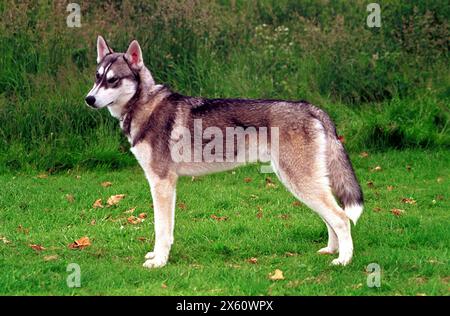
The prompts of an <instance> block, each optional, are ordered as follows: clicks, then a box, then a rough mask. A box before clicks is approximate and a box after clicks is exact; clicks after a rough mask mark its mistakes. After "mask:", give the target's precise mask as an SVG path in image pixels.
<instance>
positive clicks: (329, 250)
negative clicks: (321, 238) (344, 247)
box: [317, 220, 339, 255]
mask: <svg viewBox="0 0 450 316" xmlns="http://www.w3.org/2000/svg"><path fill="white" fill-rule="evenodd" d="M324 222H325V224H326V225H327V231H328V244H327V246H326V247H324V248H321V249H319V250H318V251H317V252H318V253H320V254H321V255H331V254H334V253H336V252H338V250H339V243H338V237H337V235H336V233H335V232H334V230H333V228H332V227H331V226H330V225H329V224H328V223H327V222H326V221H325V220H324Z"/></svg>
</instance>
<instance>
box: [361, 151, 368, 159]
mask: <svg viewBox="0 0 450 316" xmlns="http://www.w3.org/2000/svg"><path fill="white" fill-rule="evenodd" d="M359 157H361V158H367V157H369V153H368V152H367V151H363V152H362V153H360V154H359Z"/></svg>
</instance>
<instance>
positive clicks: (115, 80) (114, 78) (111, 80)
mask: <svg viewBox="0 0 450 316" xmlns="http://www.w3.org/2000/svg"><path fill="white" fill-rule="evenodd" d="M117 80H119V78H117V77H111V78H109V79H108V83H115V82H117Z"/></svg>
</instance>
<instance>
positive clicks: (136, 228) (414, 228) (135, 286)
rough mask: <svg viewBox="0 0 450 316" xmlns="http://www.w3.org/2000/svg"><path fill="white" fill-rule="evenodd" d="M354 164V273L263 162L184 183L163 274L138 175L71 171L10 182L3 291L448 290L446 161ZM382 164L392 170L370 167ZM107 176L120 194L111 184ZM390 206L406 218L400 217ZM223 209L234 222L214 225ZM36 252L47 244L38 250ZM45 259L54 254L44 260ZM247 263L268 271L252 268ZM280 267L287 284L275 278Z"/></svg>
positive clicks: (394, 156)
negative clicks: (131, 219)
mask: <svg viewBox="0 0 450 316" xmlns="http://www.w3.org/2000/svg"><path fill="white" fill-rule="evenodd" d="M352 159H353V163H354V166H355V169H356V172H357V174H358V176H359V179H360V181H361V183H362V187H363V190H364V193H365V197H366V206H365V212H364V214H363V216H362V217H361V219H360V221H359V222H358V225H356V226H355V227H354V228H353V232H352V234H353V239H354V243H355V256H354V260H353V262H352V263H351V265H349V266H347V267H334V266H330V261H331V260H332V257H331V256H321V255H318V254H316V251H317V250H318V249H319V248H321V247H323V246H324V245H325V244H326V241H327V235H326V228H325V225H324V224H323V223H322V222H321V220H320V219H319V218H318V216H316V215H315V214H314V213H313V212H312V211H310V210H309V209H307V208H305V207H304V206H296V205H294V204H293V202H294V201H295V199H294V198H293V197H292V196H291V195H290V194H289V193H288V192H287V191H286V190H285V189H284V188H283V187H282V185H281V184H280V183H279V182H278V181H275V183H276V187H275V188H270V187H269V188H267V187H266V185H265V177H266V176H267V175H264V174H260V173H259V172H258V167H257V166H256V165H253V166H248V167H245V168H240V169H237V170H235V171H234V172H231V171H230V172H226V173H220V174H215V175H210V176H205V177H199V178H195V179H194V180H193V181H192V179H191V178H182V179H181V180H180V182H179V184H178V191H177V194H178V201H177V205H178V206H177V210H176V230H175V244H174V246H173V249H172V253H171V257H170V261H169V264H168V265H167V266H166V267H164V268H162V269H157V270H147V269H144V268H143V267H142V263H143V262H144V255H145V254H146V252H147V251H150V250H151V248H152V243H153V224H152V220H151V218H152V209H151V207H150V203H151V198H150V195H149V190H148V185H147V183H146V181H145V178H144V176H143V173H142V171H141V170H140V169H139V168H137V167H136V168H129V169H122V170H119V171H114V172H113V171H107V170H97V171H83V170H71V171H67V172H60V173H57V174H53V175H49V176H48V178H40V177H37V175H38V172H36V171H35V172H24V173H18V174H13V173H8V174H3V175H0V187H1V188H2V193H1V198H0V236H1V237H4V238H6V240H8V241H10V242H9V243H4V242H2V241H1V240H0V266H1V269H0V294H3V295H5V294H13V295H19V294H27V295H39V294H41V295H42V294H43V295H107V294H109V295H119V294H121V295H143V294H145V295H417V294H426V295H449V294H450V289H449V283H448V282H449V277H450V268H449V267H450V265H449V259H450V254H449V250H448V246H449V244H450V231H449V230H448V223H449V220H450V216H449V209H450V208H449V203H448V198H449V192H450V190H449V187H450V186H449V171H450V170H449V162H450V161H449V157H448V152H446V151H443V150H441V151H439V150H438V151H418V150H404V151H387V152H384V153H372V152H369V156H368V157H366V158H361V157H359V156H358V155H356V154H355V155H352ZM376 166H380V167H381V168H382V170H381V171H373V168H374V167H376ZM407 166H410V170H409V171H408V168H407ZM270 176H271V177H272V178H273V179H275V177H274V176H273V175H270ZM246 177H250V178H251V179H252V181H251V182H249V183H247V182H245V181H244V178H246ZM102 181H111V182H112V183H113V185H112V186H111V187H108V188H104V187H102V186H101V185H100V183H101V182H102ZM369 181H371V182H372V185H368V184H367V183H368V182H369ZM388 186H393V189H392V190H391V191H390V190H388V189H387V187H388ZM119 193H120V194H122V193H123V194H126V198H125V199H124V200H122V201H121V202H120V204H119V205H118V206H117V207H110V208H103V209H93V208H92V204H93V202H94V201H95V200H96V199H98V198H103V199H104V201H105V199H107V198H108V197H109V196H110V195H113V194H119ZM67 194H72V195H73V196H74V198H75V201H74V202H73V203H70V202H69V201H68V200H67V199H66V195H67ZM402 198H413V199H414V200H415V201H416V204H415V205H410V204H405V203H403V202H402ZM180 203H183V204H184V205H185V207H183V206H182V207H180ZM132 207H136V208H137V209H136V211H135V214H139V213H141V212H147V213H148V215H149V217H148V218H147V220H145V221H144V222H143V223H141V224H137V225H131V224H126V222H127V221H126V218H127V216H128V214H124V213H123V212H124V211H125V210H128V209H130V208H132ZM259 208H262V217H261V218H258V216H257V214H258V212H260V211H259ZM393 208H399V209H403V210H404V211H405V212H404V213H403V215H402V216H399V217H397V216H395V215H393V214H392V213H391V209H393ZM213 214H214V215H217V216H227V217H228V220H226V221H216V220H214V219H212V218H211V215H213ZM92 220H95V221H96V224H95V225H91V221H92ZM19 226H20V227H22V229H19V228H18V227H19ZM121 226H123V228H122V229H121ZM83 236H88V237H89V238H90V239H91V242H92V245H91V246H90V247H87V248H85V249H82V250H71V249H69V248H68V247H67V245H68V244H69V243H71V242H73V241H74V240H76V239H78V238H80V237H83ZM141 237H144V238H145V241H141V240H140V238H141ZM3 240H5V239H3ZM30 244H39V245H42V246H44V247H45V248H46V249H45V250H43V251H36V250H33V249H31V248H30V247H29V245H30ZM287 252H290V253H294V254H295V255H294V256H286V253H287ZM49 255H57V256H58V257H57V259H56V260H52V261H45V259H44V257H45V256H49ZM251 257H256V258H257V259H258V263H257V264H251V263H248V262H247V260H248V259H249V258H251ZM69 263H77V264H79V266H80V268H81V287H80V288H69V287H67V286H66V278H67V276H68V274H69V273H68V272H66V267H67V265H68V264H69ZM369 263H378V264H379V265H380V266H381V268H382V277H381V287H380V288H369V287H367V286H366V278H367V275H366V272H365V269H366V267H367V265H368V264H369ZM275 269H281V270H282V271H283V272H284V276H285V280H281V281H271V280H269V279H268V274H269V273H270V272H272V271H274V270H275ZM162 284H165V285H167V287H166V288H164V287H163V286H162Z"/></svg>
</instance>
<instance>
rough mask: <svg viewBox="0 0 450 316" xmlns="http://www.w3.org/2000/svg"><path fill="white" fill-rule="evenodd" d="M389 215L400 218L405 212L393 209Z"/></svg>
mask: <svg viewBox="0 0 450 316" xmlns="http://www.w3.org/2000/svg"><path fill="white" fill-rule="evenodd" d="M391 213H392V214H394V215H395V216H401V215H403V214H404V213H405V210H401V209H398V208H393V209H392V210H391Z"/></svg>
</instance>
